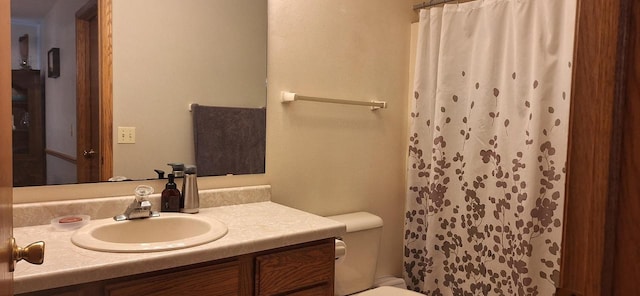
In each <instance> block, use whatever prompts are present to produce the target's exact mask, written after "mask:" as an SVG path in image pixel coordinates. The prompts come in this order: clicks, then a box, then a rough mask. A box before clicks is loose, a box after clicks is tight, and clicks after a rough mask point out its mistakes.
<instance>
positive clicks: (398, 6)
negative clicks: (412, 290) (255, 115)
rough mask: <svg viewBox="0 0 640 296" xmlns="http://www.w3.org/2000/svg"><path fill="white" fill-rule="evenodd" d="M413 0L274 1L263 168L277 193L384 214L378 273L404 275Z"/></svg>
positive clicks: (299, 203) (331, 209) (314, 206)
mask: <svg viewBox="0 0 640 296" xmlns="http://www.w3.org/2000/svg"><path fill="white" fill-rule="evenodd" d="M412 4H413V3H412V1H407V0H404V1H398V0H377V1H364V0H354V1H343V0H322V1H287V0H270V1H269V66H268V76H269V102H268V106H269V107H268V109H267V110H268V114H267V116H268V117H267V168H266V169H267V175H268V177H269V179H270V183H271V185H272V194H273V200H274V201H276V202H279V203H282V204H285V205H289V206H292V207H295V208H299V209H302V210H306V211H309V212H312V213H316V214H320V215H332V214H340V213H346V212H352V211H360V210H364V211H369V212H372V213H374V214H377V215H380V216H381V217H382V218H383V220H384V222H385V226H384V231H383V239H382V249H381V252H382V255H381V256H380V261H379V266H378V275H387V274H392V275H397V276H399V275H400V274H401V268H402V250H403V249H402V233H403V218H402V217H403V216H404V191H405V180H404V178H405V171H406V170H405V162H406V151H407V149H408V148H407V145H406V142H407V140H406V139H407V135H406V122H407V100H406V97H407V92H408V87H407V85H408V69H409V43H410V42H409V41H410V25H411V22H412V21H413V20H414V18H416V14H415V13H414V12H413V11H412V10H411V5H412ZM282 90H289V91H294V92H297V93H300V94H303V95H310V96H321V97H330V98H344V99H360V100H371V99H380V100H386V101H387V102H388V103H389V108H388V109H385V110H378V111H376V112H372V111H370V110H369V109H368V108H367V107H359V106H343V105H333V104H320V103H312V102H295V103H293V104H291V105H283V104H281V103H280V101H279V100H280V98H279V95H280V91H282Z"/></svg>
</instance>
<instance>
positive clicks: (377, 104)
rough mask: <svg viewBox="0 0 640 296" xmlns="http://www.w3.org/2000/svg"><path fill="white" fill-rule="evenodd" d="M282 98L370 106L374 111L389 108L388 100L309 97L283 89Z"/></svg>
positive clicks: (286, 100) (283, 99)
mask: <svg viewBox="0 0 640 296" xmlns="http://www.w3.org/2000/svg"><path fill="white" fill-rule="evenodd" d="M281 98H282V103H289V102H293V101H311V102H321V103H332V104H344V105H358V106H370V107H371V110H372V111H374V110H378V109H380V108H387V102H385V101H371V102H364V101H352V100H341V99H329V98H318V97H307V96H301V95H299V94H296V93H292V92H287V91H283V92H282V93H281Z"/></svg>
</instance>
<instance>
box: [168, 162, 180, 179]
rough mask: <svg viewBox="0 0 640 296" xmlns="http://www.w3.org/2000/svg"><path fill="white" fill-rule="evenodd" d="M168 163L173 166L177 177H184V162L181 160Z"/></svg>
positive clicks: (173, 172) (173, 171)
mask: <svg viewBox="0 0 640 296" xmlns="http://www.w3.org/2000/svg"><path fill="white" fill-rule="evenodd" d="M167 165H170V166H171V169H172V172H171V173H172V174H173V175H174V176H175V177H176V178H182V177H184V163H180V162H172V163H167Z"/></svg>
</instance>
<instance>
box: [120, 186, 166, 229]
mask: <svg viewBox="0 0 640 296" xmlns="http://www.w3.org/2000/svg"><path fill="white" fill-rule="evenodd" d="M151 193H153V188H152V187H150V186H146V185H140V186H138V187H136V190H135V194H136V198H135V199H134V200H133V202H131V204H130V205H129V206H128V207H127V209H126V210H125V211H124V213H123V214H121V215H117V216H114V217H113V220H116V221H124V220H132V219H142V218H149V217H158V216H160V214H159V213H158V212H156V211H152V210H151V202H150V201H149V200H147V196H149V195H150V194H151Z"/></svg>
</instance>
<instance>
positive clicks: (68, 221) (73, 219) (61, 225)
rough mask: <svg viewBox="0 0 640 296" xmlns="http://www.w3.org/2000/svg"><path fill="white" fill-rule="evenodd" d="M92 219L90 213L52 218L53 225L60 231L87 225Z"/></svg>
mask: <svg viewBox="0 0 640 296" xmlns="http://www.w3.org/2000/svg"><path fill="white" fill-rule="evenodd" d="M90 220H91V217H89V216H88V215H68V216H62V217H56V218H53V219H51V226H52V227H53V228H54V229H56V230H58V231H69V230H75V229H78V228H80V227H82V226H85V225H87V223H89V221H90Z"/></svg>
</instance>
